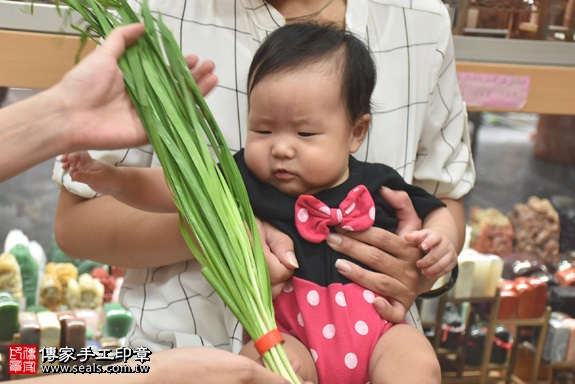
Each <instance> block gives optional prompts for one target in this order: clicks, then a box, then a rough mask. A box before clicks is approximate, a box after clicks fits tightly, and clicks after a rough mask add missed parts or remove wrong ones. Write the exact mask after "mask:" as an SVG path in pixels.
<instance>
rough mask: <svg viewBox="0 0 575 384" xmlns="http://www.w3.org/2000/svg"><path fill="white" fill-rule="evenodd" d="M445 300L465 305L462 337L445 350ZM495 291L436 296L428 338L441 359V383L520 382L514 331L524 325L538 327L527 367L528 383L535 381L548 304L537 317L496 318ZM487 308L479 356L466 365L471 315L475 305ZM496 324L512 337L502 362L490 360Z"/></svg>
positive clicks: (475, 308) (543, 342)
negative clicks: (486, 294)
mask: <svg viewBox="0 0 575 384" xmlns="http://www.w3.org/2000/svg"><path fill="white" fill-rule="evenodd" d="M448 302H451V303H454V304H457V305H460V306H462V307H463V308H465V310H464V311H463V321H464V324H465V325H464V332H463V335H462V340H460V342H459V343H458V345H457V346H456V347H455V349H452V350H448V349H445V348H442V347H441V338H442V335H443V329H442V325H443V315H444V310H445V307H446V304H447V303H448ZM499 303H500V300H499V292H497V294H496V295H495V296H494V297H476V298H458V299H452V298H448V297H447V295H444V296H443V297H441V298H440V299H439V304H438V309H437V315H436V320H435V324H434V325H433V328H434V334H433V337H432V339H431V342H432V344H433V347H434V349H435V351H436V353H437V356H438V358H439V360H440V362H442V370H443V383H444V384H449V383H480V384H483V383H490V382H493V383H495V382H498V383H500V382H505V383H524V381H523V380H521V379H520V378H519V377H517V376H516V375H514V370H515V364H516V360H517V351H518V345H519V343H517V340H518V335H519V332H521V331H522V330H523V329H525V328H538V329H539V337H538V340H537V343H536V345H535V346H534V347H535V355H534V364H533V367H532V370H531V377H530V378H529V380H528V381H527V382H528V383H533V384H535V383H537V377H538V374H539V368H540V365H541V357H542V355H543V347H544V345H545V336H546V334H547V327H548V325H549V317H550V314H551V308H550V307H547V308H546V309H545V312H544V314H543V315H542V316H541V317H538V318H534V319H504V320H500V319H497V313H498V311H499ZM480 307H481V308H482V309H483V310H486V311H487V312H488V320H487V324H486V338H485V340H486V342H485V346H484V350H483V357H482V359H481V364H480V365H473V366H470V365H466V364H465V362H466V357H467V353H468V352H469V350H468V348H467V345H468V344H469V341H470V336H469V335H470V329H471V323H472V322H471V319H472V316H473V314H474V313H475V312H476V311H478V309H479V308H480ZM498 325H504V326H506V327H507V328H508V329H509V330H510V332H511V334H512V338H513V341H514V342H513V345H512V347H511V349H510V351H509V353H508V356H507V360H506V361H505V363H503V364H492V363H491V354H492V349H493V340H494V335H495V328H496V326H498Z"/></svg>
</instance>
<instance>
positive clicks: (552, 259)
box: [508, 196, 560, 265]
mask: <svg viewBox="0 0 575 384" xmlns="http://www.w3.org/2000/svg"><path fill="white" fill-rule="evenodd" d="M508 216H509V219H510V220H511V223H512V224H513V228H514V230H515V239H516V252H518V253H527V254H532V255H535V256H537V257H538V258H539V259H541V260H542V261H543V262H545V263H546V264H548V265H556V264H557V262H558V256H559V229H560V226H559V215H558V214H557V211H556V210H555V208H553V205H552V204H551V202H550V201H549V200H548V199H540V198H539V197H536V196H531V197H530V198H529V199H528V200H527V203H525V204H523V203H521V204H516V205H515V207H514V209H513V211H511V212H510V213H509V215H508Z"/></svg>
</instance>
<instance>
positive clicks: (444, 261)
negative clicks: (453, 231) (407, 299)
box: [405, 229, 457, 279]
mask: <svg viewBox="0 0 575 384" xmlns="http://www.w3.org/2000/svg"><path fill="white" fill-rule="evenodd" d="M405 240H407V241H409V242H412V243H414V244H416V245H417V246H418V247H419V249H421V250H422V251H423V252H425V253H426V255H425V256H424V257H423V258H422V259H421V260H418V261H417V263H416V265H417V266H418V267H419V268H421V270H422V273H423V275H424V276H425V277H428V278H430V279H437V278H439V277H441V276H443V275H445V274H447V273H448V272H450V271H451V270H452V269H453V268H455V266H456V265H457V252H456V251H455V246H454V245H453V243H452V242H451V241H450V240H449V239H448V238H447V236H445V235H443V234H442V233H441V232H439V231H437V230H435V229H422V230H420V231H414V232H411V233H409V234H407V235H405Z"/></svg>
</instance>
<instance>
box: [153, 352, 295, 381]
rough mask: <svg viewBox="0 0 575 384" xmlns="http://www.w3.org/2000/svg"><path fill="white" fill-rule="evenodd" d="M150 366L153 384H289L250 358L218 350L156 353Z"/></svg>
mask: <svg viewBox="0 0 575 384" xmlns="http://www.w3.org/2000/svg"><path fill="white" fill-rule="evenodd" d="M149 364H150V377H149V378H150V379H151V380H149V382H150V383H152V382H153V383H170V384H171V383H189V382H190V380H191V382H193V381H194V379H195V380H197V381H198V382H201V383H204V384H210V383H217V384H220V383H230V384H242V383H246V384H247V383H251V384H268V383H277V384H284V383H285V384H288V383H289V381H288V380H286V379H284V378H282V377H280V376H279V375H277V374H275V373H273V372H271V371H269V370H267V369H266V368H264V367H263V366H262V365H260V364H258V363H257V362H255V361H253V360H252V359H250V358H248V357H245V356H239V355H234V354H233V353H230V352H227V351H223V350H221V349H217V348H207V347H183V348H176V349H171V350H167V351H162V352H158V353H153V354H152V355H151V361H150V362H149ZM152 375H153V376H152ZM144 379H147V378H144Z"/></svg>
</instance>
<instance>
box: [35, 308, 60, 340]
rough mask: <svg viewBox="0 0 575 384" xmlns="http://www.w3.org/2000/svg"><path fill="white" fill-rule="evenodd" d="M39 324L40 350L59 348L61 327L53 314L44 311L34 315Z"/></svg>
mask: <svg viewBox="0 0 575 384" xmlns="http://www.w3.org/2000/svg"><path fill="white" fill-rule="evenodd" d="M36 316H37V317H38V323H39V324H40V344H39V345H38V348H39V349H42V348H50V347H51V348H59V347H60V337H61V334H62V327H61V325H60V320H58V316H57V315H56V313H55V312H51V311H46V312H40V313H38V314H36Z"/></svg>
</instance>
